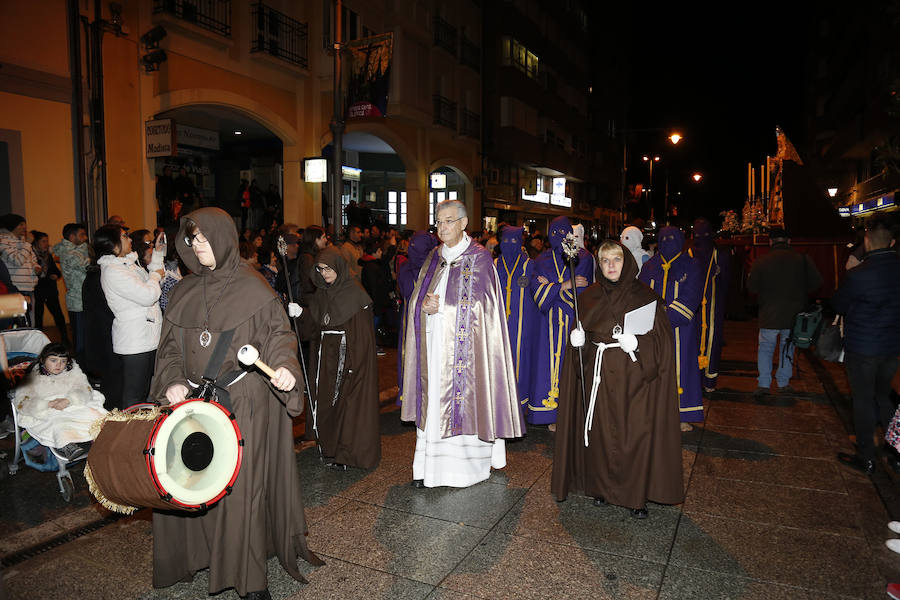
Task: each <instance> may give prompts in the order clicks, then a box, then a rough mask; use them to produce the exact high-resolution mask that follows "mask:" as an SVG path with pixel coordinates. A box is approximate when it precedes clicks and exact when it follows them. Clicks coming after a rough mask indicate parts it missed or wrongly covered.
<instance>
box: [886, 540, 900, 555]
mask: <svg viewBox="0 0 900 600" xmlns="http://www.w3.org/2000/svg"><path fill="white" fill-rule="evenodd" d="M884 545H885V546H887V547H888V549H890V550H891V551H893V552H896V553H897V554H900V540H888V541H886V542H885V543H884Z"/></svg>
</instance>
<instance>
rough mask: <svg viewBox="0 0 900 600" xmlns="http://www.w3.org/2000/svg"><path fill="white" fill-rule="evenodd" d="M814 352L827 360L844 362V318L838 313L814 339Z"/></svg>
mask: <svg viewBox="0 0 900 600" xmlns="http://www.w3.org/2000/svg"><path fill="white" fill-rule="evenodd" d="M815 354H816V356H818V357H819V358H821V359H822V360H827V361H829V362H836V363H841V362H844V319H843V317H841V316H840V315H838V316H836V317H835V318H834V321H832V322H831V323H830V324H828V325H826V326H825V327H824V328H823V329H822V331H821V333H819V337H818V339H817V340H816V348H815Z"/></svg>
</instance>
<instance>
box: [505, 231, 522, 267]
mask: <svg viewBox="0 0 900 600" xmlns="http://www.w3.org/2000/svg"><path fill="white" fill-rule="evenodd" d="M524 240H525V228H524V227H511V226H506V227H504V228H503V233H502V235H501V237H500V254H502V255H503V259H504V260H505V261H506V264H507V266H508V268H510V269H512V266H513V265H514V264H515V262H516V259H517V258H519V256H521V255H522V244H523V242H524Z"/></svg>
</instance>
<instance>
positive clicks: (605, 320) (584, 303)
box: [551, 241, 684, 518]
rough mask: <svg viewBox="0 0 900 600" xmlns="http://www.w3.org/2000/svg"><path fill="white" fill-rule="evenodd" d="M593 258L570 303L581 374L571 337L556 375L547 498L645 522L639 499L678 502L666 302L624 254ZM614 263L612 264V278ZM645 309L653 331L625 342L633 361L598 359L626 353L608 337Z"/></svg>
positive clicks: (680, 490)
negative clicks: (618, 511) (590, 276)
mask: <svg viewBox="0 0 900 600" xmlns="http://www.w3.org/2000/svg"><path fill="white" fill-rule="evenodd" d="M617 257H620V258H617ZM598 258H599V259H600V261H599V265H598V266H599V267H600V271H601V275H602V276H601V277H599V278H598V279H599V280H598V281H597V283H594V284H593V285H591V286H590V287H588V288H586V289H585V290H584V291H583V292H581V293H580V294H579V295H578V309H579V316H580V317H581V324H582V327H583V330H584V337H585V338H586V340H585V343H584V346H583V347H582V352H581V353H582V356H583V357H584V365H583V370H582V366H581V365H580V364H579V356H578V354H579V353H578V351H577V350H578V349H577V347H574V346H571V344H572V341H575V338H576V336H577V335H578V334H574V335H572V341H570V346H571V347H570V348H568V349H567V350H566V355H565V359H564V362H563V372H562V374H561V375H560V395H559V415H558V420H557V428H556V446H555V451H554V455H553V476H552V483H551V489H552V491H553V493H554V494H555V495H556V499H557V500H559V501H562V500H565V499H566V496H567V495H568V493H569V491H573V490H575V491H583V492H584V493H585V494H586V495H588V496H593V497H594V498H595V501H594V503H595V504H596V505H598V506H599V505H601V504H603V503H604V501H606V502H609V503H611V504H616V505H619V506H625V507H628V508H630V509H632V514H633V516H635V517H637V518H644V517H646V516H647V511H646V503H647V500H650V501H653V502H656V503H659V504H676V503H678V502H681V501H682V499H683V497H684V487H683V482H682V474H681V470H682V462H681V432H680V429H679V418H678V390H677V387H678V386H677V380H676V376H675V347H674V341H673V338H672V329H671V327H670V326H669V319H668V318H667V317H666V310H665V309H666V306H665V303H663V302H661V301H659V297H658V296H657V295H656V293H654V292H653V291H652V290H651V289H650V288H649V287H647V286H646V285H645V284H643V283H641V282H640V281H638V280H637V279H635V276H636V275H637V273H638V268H637V263H636V262H635V260H634V257H633V256H632V254H631V252H629V251H628V249H627V248H625V247H624V246H622V245H621V244H620V243H619V242H614V241H607V242H604V244H603V245H602V246H601V247H600V251H599V253H598ZM605 258H613V259H614V261H613V262H610V261H609V260H604V259H605ZM615 261H618V264H621V270H620V272H619V276H618V277H617V278H615V277H614V274H615V271H616V267H615ZM611 276H612V277H614V278H615V279H616V280H615V281H611V280H610V277H611ZM653 301H657V304H656V315H655V318H654V323H653V327H652V329H651V330H650V331H648V332H647V333H646V334H644V335H637V336H633V337H634V341H636V342H637V348H636V350H635V351H633V355H634V358H635V359H636V360H632V358H631V356H630V355H629V354H628V353H626V352H625V351H624V349H623V348H622V347H617V346H614V347H612V348H605V351H604V348H603V346H602V344H619V343H622V345H623V346H624V345H625V343H624V342H625V340H624V336H620V335H617V336H616V338H613V334H614V328H615V327H616V326H618V327H620V328H621V327H623V326H624V320H625V313H627V312H628V311H631V310H634V309H637V308H640V307H642V306H646V305H647V304H650V303H651V302H653ZM615 333H617V334H618V332H615ZM598 355H599V359H600V360H599V361H598ZM598 363H599V365H598ZM598 367H599V368H598ZM579 371H581V372H580V373H579ZM580 377H583V378H584V389H585V398H584V400H583V399H582V391H581V390H582V387H581V382H580V380H579V378H580ZM592 390H596V393H595V394H594V402H593V404H594V406H593V413H590V412H589V410H588V411H587V412H588V414H592V415H593V418H592V420H589V421H591V422H590V426H589V428H586V427H585V417H584V415H585V413H586V411H585V406H587V407H590V406H591V392H592Z"/></svg>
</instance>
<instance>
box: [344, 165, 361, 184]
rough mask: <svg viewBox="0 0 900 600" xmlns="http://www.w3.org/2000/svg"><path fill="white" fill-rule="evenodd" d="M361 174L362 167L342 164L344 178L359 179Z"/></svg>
mask: <svg viewBox="0 0 900 600" xmlns="http://www.w3.org/2000/svg"><path fill="white" fill-rule="evenodd" d="M361 174H362V169H357V168H356V167H348V166H347V165H341V175H342V176H343V178H344V179H349V180H351V181H359V176H360V175H361Z"/></svg>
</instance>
